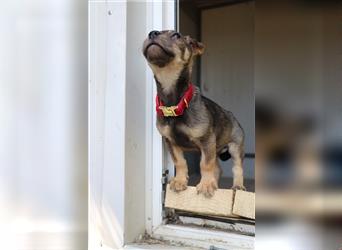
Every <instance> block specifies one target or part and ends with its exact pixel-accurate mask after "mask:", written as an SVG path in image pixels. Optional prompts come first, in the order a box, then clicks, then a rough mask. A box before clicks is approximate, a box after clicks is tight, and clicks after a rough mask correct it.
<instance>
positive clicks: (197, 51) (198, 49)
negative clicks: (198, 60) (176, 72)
mask: <svg viewBox="0 0 342 250" xmlns="http://www.w3.org/2000/svg"><path fill="white" fill-rule="evenodd" d="M185 40H186V41H187V43H188V44H189V45H190V46H191V48H192V52H193V54H194V55H202V54H203V52H204V49H205V46H204V44H203V43H200V42H198V41H197V40H196V39H193V38H191V37H190V36H186V37H185Z"/></svg>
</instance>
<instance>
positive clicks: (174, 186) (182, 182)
mask: <svg viewBox="0 0 342 250" xmlns="http://www.w3.org/2000/svg"><path fill="white" fill-rule="evenodd" d="M187 187H188V179H187V178H185V177H184V178H181V177H177V176H176V177H174V178H173V179H172V180H171V181H170V189H171V190H173V191H175V192H180V191H183V190H185V189H186V188H187Z"/></svg>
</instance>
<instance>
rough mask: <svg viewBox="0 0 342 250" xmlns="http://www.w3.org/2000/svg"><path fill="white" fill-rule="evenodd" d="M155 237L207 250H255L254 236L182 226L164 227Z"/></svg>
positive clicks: (160, 228)
mask: <svg viewBox="0 0 342 250" xmlns="http://www.w3.org/2000/svg"><path fill="white" fill-rule="evenodd" d="M153 237H154V238H157V239H163V240H168V241H173V242H182V243H184V244H185V245H188V246H194V247H202V248H205V249H209V248H210V246H215V247H218V248H223V249H231V250H246V249H254V237H252V236H245V235H239V234H235V233H227V232H222V231H218V230H210V229H204V228H195V227H188V226H181V225H162V226H160V227H158V228H157V230H155V232H154V234H153Z"/></svg>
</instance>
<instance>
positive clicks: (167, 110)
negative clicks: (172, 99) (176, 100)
mask: <svg viewBox="0 0 342 250" xmlns="http://www.w3.org/2000/svg"><path fill="white" fill-rule="evenodd" d="M177 108H178V106H170V107H165V106H160V107H159V109H160V110H161V111H162V112H163V114H164V116H178V115H177V114H176V112H175V110H176V109H177Z"/></svg>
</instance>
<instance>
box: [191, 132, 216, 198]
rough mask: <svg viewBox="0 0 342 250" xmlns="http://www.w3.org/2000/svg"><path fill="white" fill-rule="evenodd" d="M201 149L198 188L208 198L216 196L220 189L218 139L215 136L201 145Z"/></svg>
mask: <svg viewBox="0 0 342 250" xmlns="http://www.w3.org/2000/svg"><path fill="white" fill-rule="evenodd" d="M200 148H201V162H200V167H201V181H200V183H199V184H198V185H197V186H196V188H197V192H198V193H202V194H203V195H204V196H206V197H211V196H213V195H214V192H215V190H216V189H217V188H218V180H219V177H220V168H219V165H218V160H217V155H216V139H215V137H214V136H212V137H211V138H209V140H208V141H205V142H204V143H202V144H201V145H200Z"/></svg>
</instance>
